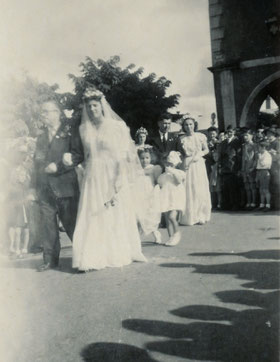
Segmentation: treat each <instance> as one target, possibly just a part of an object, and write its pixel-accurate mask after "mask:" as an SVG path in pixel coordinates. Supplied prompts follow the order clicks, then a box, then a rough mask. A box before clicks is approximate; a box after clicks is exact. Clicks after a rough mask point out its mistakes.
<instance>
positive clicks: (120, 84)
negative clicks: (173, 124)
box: [64, 56, 179, 134]
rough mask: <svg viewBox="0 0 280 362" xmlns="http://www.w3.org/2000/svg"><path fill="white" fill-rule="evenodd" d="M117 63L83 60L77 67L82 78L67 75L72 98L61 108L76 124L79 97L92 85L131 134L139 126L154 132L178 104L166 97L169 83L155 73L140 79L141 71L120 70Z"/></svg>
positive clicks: (114, 59)
mask: <svg viewBox="0 0 280 362" xmlns="http://www.w3.org/2000/svg"><path fill="white" fill-rule="evenodd" d="M119 62H120V58H119V57H118V56H113V57H111V58H110V59H109V60H107V61H105V60H102V59H98V60H97V61H94V60H92V59H91V58H90V57H87V58H86V60H85V62H82V63H81V64H80V68H81V73H82V75H81V76H79V77H78V76H75V75H73V74H70V75H69V77H70V78H71V79H72V81H73V82H74V85H75V94H70V93H68V94H66V95H65V99H64V105H65V108H67V109H69V110H73V117H74V119H75V120H76V121H77V122H79V120H80V117H81V104H82V94H83V92H84V90H85V88H86V87H87V86H88V85H94V86H95V87H96V88H97V89H99V90H100V91H102V92H103V93H104V95H105V97H106V99H107V101H108V102H109V103H110V105H111V107H112V108H113V110H114V111H115V112H116V113H117V114H118V115H119V116H120V117H122V118H123V119H124V121H125V122H126V123H127V125H128V126H129V127H130V129H131V132H132V134H134V133H135V131H136V129H137V128H139V127H141V126H144V127H146V128H147V129H149V130H155V129H157V121H159V120H161V119H163V118H168V117H170V116H171V114H170V113H169V112H168V110H169V109H170V108H172V107H174V106H176V105H177V104H178V103H179V102H178V99H179V95H178V94H173V95H169V96H167V95H166V91H167V89H168V88H169V87H170V85H171V81H170V80H167V79H166V78H165V77H160V78H157V76H156V74H155V73H151V74H149V75H148V76H146V77H143V72H144V69H143V68H138V69H136V70H135V65H134V64H130V65H128V66H127V67H126V68H124V69H122V68H121V67H120V66H119Z"/></svg>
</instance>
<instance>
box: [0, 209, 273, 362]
mask: <svg viewBox="0 0 280 362" xmlns="http://www.w3.org/2000/svg"><path fill="white" fill-rule="evenodd" d="M182 232H183V240H182V242H181V243H180V244H179V245H178V246H176V247H174V248H168V247H164V246H158V245H155V244H153V243H151V242H150V241H149V238H147V240H146V241H145V242H143V250H144V253H145V255H146V256H147V258H148V263H146V264H142V263H134V264H132V265H130V266H127V267H124V268H121V269H105V270H102V271H98V272H91V273H88V274H74V273H73V272H72V270H71V246H70V245H69V243H68V241H67V240H64V241H63V245H64V248H63V251H62V258H61V264H62V268H61V270H60V271H48V272H45V273H37V272H36V271H35V270H34V269H35V267H36V266H37V265H38V264H39V263H40V261H41V260H40V256H36V257H34V256H30V257H28V258H26V259H24V260H19V261H16V262H9V261H8V260H7V259H6V258H5V257H3V256H2V258H1V260H2V266H1V269H0V273H1V285H0V288H1V304H2V314H1V320H0V323H1V324H0V325H1V331H0V343H1V345H2V350H1V352H2V356H0V361H1V362H2V361H3V362H10V361H12V362H25V361H26V362H37V361H38V362H39V361H41V362H53V361H55V362H64V361H66V362H68V361H73V362H76V361H86V362H89V361H98V362H100V361H105V362H106V361H116V362H123V361H131V362H135V361H141V362H142V361H143V362H146V361H168V362H169V361H170V362H173V361H225V362H228V361H234V362H237V361H238V362H241V361H250V362H258V361H260V362H261V361H269V362H273V361H277V348H278V345H277V343H278V338H277V334H278V328H279V325H278V318H277V315H278V307H279V259H280V253H279V239H280V238H279V217H278V216H277V215H276V214H275V213H266V214H257V213H214V214H213V217H212V220H211V222H210V223H209V224H208V225H204V226H193V227H184V228H182ZM163 234H164V236H165V237H166V231H165V230H163ZM2 289H3V290H2Z"/></svg>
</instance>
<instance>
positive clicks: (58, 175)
mask: <svg viewBox="0 0 280 362" xmlns="http://www.w3.org/2000/svg"><path fill="white" fill-rule="evenodd" d="M72 151H73V152H74V153H75V157H74V163H73V165H72V166H65V165H64V164H63V162H62V157H63V154H64V153H66V152H72ZM82 160H83V148H82V142H81V139H80V135H79V132H78V129H74V128H73V129H72V128H71V126H70V125H69V124H68V123H62V124H61V125H60V127H59V129H58V130H57V132H56V134H55V136H54V137H53V139H52V140H51V142H50V141H49V136H48V130H47V129H45V130H44V132H43V133H42V134H41V135H39V136H38V138H37V144H36V150H35V155H34V172H33V177H32V185H33V187H34V188H35V189H36V191H37V194H38V197H39V199H40V198H43V197H44V195H46V193H47V194H49V193H50V190H51V191H52V192H53V194H54V195H55V197H57V198H61V197H73V196H78V194H79V187H78V179H77V175H76V171H75V166H76V165H77V164H78V163H80V162H82ZM52 162H54V163H55V164H56V166H57V172H55V173H52V174H48V173H46V172H45V168H46V167H47V166H48V165H49V164H50V163H52Z"/></svg>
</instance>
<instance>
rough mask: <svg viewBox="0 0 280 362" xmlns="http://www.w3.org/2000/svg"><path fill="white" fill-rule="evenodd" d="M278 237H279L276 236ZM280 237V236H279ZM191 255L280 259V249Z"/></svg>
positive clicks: (193, 254)
mask: <svg viewBox="0 0 280 362" xmlns="http://www.w3.org/2000/svg"><path fill="white" fill-rule="evenodd" d="M269 239H274V238H269ZM276 239H278V238H276ZM279 239H280V238H279ZM189 255H190V256H226V255H229V256H243V257H244V258H247V259H270V260H280V250H277V249H276V250H251V251H246V252H243V253H191V254H189Z"/></svg>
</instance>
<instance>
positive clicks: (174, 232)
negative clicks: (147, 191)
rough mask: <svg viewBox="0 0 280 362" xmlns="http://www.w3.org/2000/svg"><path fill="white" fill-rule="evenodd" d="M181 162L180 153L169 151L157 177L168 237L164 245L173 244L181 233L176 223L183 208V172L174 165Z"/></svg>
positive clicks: (184, 197)
mask: <svg viewBox="0 0 280 362" xmlns="http://www.w3.org/2000/svg"><path fill="white" fill-rule="evenodd" d="M180 163H181V158H180V153H179V152H176V151H171V152H170V153H169V155H168V156H167V159H166V162H165V172H164V173H163V174H161V175H160V176H159V178H158V184H159V186H160V188H161V190H160V202H161V211H162V212H163V213H164V216H165V218H166V225H167V230H168V234H169V237H170V239H169V240H168V241H167V243H166V244H165V245H168V246H174V245H177V244H178V243H179V242H180V239H181V233H180V231H179V225H178V221H177V220H178V214H179V212H180V211H184V209H185V200H186V191H185V186H184V181H185V177H186V176H185V172H184V171H182V170H179V169H176V167H177V166H178V165H179V164H180Z"/></svg>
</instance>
